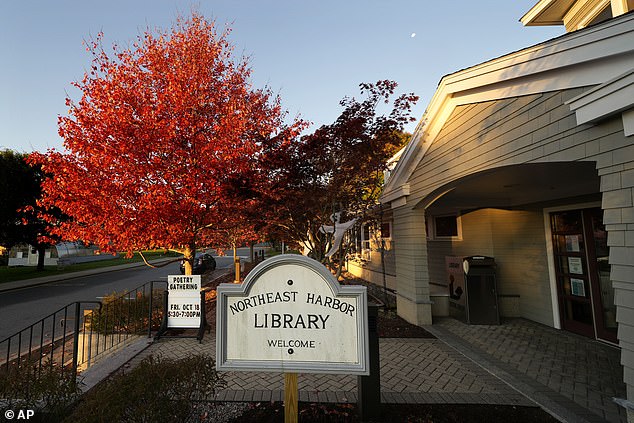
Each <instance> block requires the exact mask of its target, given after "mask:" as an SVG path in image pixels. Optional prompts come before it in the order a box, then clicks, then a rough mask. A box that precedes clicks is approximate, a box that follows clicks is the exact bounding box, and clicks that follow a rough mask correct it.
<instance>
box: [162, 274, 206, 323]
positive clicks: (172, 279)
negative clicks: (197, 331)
mask: <svg viewBox="0 0 634 423" xmlns="http://www.w3.org/2000/svg"><path fill="white" fill-rule="evenodd" d="M167 292H168V296H167V327H168V328H170V329H171V328H198V327H200V322H201V320H200V319H201V315H202V310H201V309H200V275H187V276H185V275H170V276H168V277H167Z"/></svg>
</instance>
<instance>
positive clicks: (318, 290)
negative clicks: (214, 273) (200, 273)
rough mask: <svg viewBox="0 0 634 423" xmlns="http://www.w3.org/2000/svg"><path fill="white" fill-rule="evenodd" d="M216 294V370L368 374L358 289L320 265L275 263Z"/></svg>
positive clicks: (363, 295) (280, 259)
mask: <svg viewBox="0 0 634 423" xmlns="http://www.w3.org/2000/svg"><path fill="white" fill-rule="evenodd" d="M217 294H218V295H217V325H216V331H217V334H216V340H217V341H216V342H217V345H216V363H217V367H218V370H255V371H262V370H268V371H282V372H301V373H343V374H358V375H368V374H369V367H368V319H367V292H366V288H365V287H364V286H356V285H355V286H341V285H339V283H338V282H337V280H336V279H335V278H334V276H333V275H332V274H331V273H330V271H328V269H326V268H325V267H324V266H323V265H322V264H321V263H319V262H317V261H315V260H312V259H310V258H307V257H304V256H299V255H292V254H288V255H281V256H276V257H273V258H270V259H268V260H266V261H264V262H262V263H260V264H259V265H258V266H257V267H255V268H254V269H253V270H252V271H251V272H250V273H249V275H248V276H247V278H246V279H245V281H244V282H243V283H242V284H221V285H219V286H218V289H217Z"/></svg>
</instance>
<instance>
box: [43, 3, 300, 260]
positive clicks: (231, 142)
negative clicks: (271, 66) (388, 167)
mask: <svg viewBox="0 0 634 423" xmlns="http://www.w3.org/2000/svg"><path fill="white" fill-rule="evenodd" d="M228 33H229V30H225V31H223V32H220V31H219V30H218V28H217V26H216V25H215V23H214V22H210V21H207V20H206V19H204V18H203V17H201V16H200V15H198V14H195V13H194V14H193V15H192V16H191V17H189V18H187V19H182V18H180V19H178V20H177V22H176V25H175V26H174V28H172V29H171V30H169V31H157V32H156V33H151V32H146V33H144V34H143V35H142V36H140V37H139V39H138V40H137V42H136V43H134V44H133V46H132V47H130V48H128V49H123V50H121V49H119V48H118V47H117V46H114V54H113V55H112V57H111V56H109V55H108V54H106V52H105V51H104V50H103V48H102V47H101V37H98V38H97V40H96V41H95V42H94V43H92V44H91V46H90V47H89V48H88V50H89V51H90V52H91V53H92V55H93V63H92V67H91V69H90V71H89V72H87V73H86V74H85V75H84V78H83V79H82V80H81V81H80V82H75V83H74V84H73V85H74V86H76V87H77V88H79V89H80V90H81V92H82V93H83V95H82V98H81V99H80V100H79V101H78V102H73V101H72V100H71V99H70V98H68V99H67V100H66V102H67V105H68V106H69V115H68V116H64V117H60V118H59V133H60V135H61V136H62V137H63V139H64V146H65V149H66V150H65V152H63V153H62V152H58V151H55V150H50V151H49V152H48V153H47V154H44V155H43V154H36V155H33V156H32V157H31V160H32V162H33V163H38V164H41V165H42V168H43V170H44V172H46V173H47V174H48V175H50V177H49V178H48V179H46V180H45V181H44V182H43V190H44V196H43V199H42V205H44V206H45V207H53V206H56V207H58V208H59V209H60V210H61V211H62V212H63V213H64V214H66V215H68V216H70V218H71V219H70V220H68V221H65V222H58V221H56V220H55V219H50V218H49V223H51V224H52V225H53V227H52V228H51V230H52V232H53V233H54V234H57V235H60V236H62V237H63V238H65V239H69V240H82V241H85V242H92V243H95V244H97V245H99V246H100V248H102V249H103V250H105V251H114V250H119V251H121V250H124V251H128V252H131V251H134V250H138V249H143V248H157V247H163V248H171V249H194V248H195V246H196V245H198V246H217V245H218V243H220V242H222V241H223V236H222V234H221V233H220V231H219V230H220V229H226V227H224V226H223V225H224V224H225V223H227V221H228V220H231V224H230V226H232V227H235V225H236V224H239V225H241V226H244V227H245V228H246V226H245V225H248V223H247V222H245V221H244V220H240V221H239V222H236V216H243V215H244V214H245V211H244V210H245V209H247V208H250V207H255V204H254V203H255V202H256V199H257V197H258V195H259V193H261V192H266V191H267V187H268V185H269V184H270V172H269V171H268V170H267V169H266V168H265V164H266V162H265V160H264V159H265V155H266V152H267V151H268V150H269V149H270V148H271V147H270V146H271V145H277V146H282V147H284V146H288V145H289V143H290V142H291V140H292V139H293V138H294V137H295V136H296V135H297V134H298V132H299V131H300V130H301V128H302V125H303V124H302V122H300V121H295V122H294V123H293V124H291V125H290V126H285V125H284V123H283V119H284V117H285V112H283V111H282V109H281V107H280V99H279V98H278V97H275V96H273V95H272V93H271V92H270V90H269V89H266V88H265V89H255V88H253V87H252V86H251V83H250V81H249V77H250V73H251V70H250V68H249V66H248V63H247V61H246V60H245V59H241V60H235V59H234V58H233V53H232V50H233V47H232V46H231V44H230V43H229V42H228V40H227V36H228ZM246 229H247V232H248V228H246Z"/></svg>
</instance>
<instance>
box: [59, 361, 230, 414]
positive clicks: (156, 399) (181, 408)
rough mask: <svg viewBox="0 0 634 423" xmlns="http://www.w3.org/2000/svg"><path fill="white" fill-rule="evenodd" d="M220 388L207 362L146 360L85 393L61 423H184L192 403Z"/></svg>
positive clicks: (220, 382) (219, 380) (212, 365)
mask: <svg viewBox="0 0 634 423" xmlns="http://www.w3.org/2000/svg"><path fill="white" fill-rule="evenodd" d="M225 386H226V382H225V381H224V379H223V378H222V377H221V376H220V375H219V374H218V373H217V372H216V367H215V362H214V359H213V358H212V357H211V356H208V355H205V354H202V355H195V356H191V357H187V358H183V359H179V360H174V359H171V358H164V357H161V356H156V357H154V356H149V357H148V358H146V359H145V360H143V361H142V362H141V363H140V364H139V365H138V366H137V367H135V368H134V369H132V370H130V371H128V372H125V373H119V374H117V375H115V376H113V377H111V378H110V379H109V380H107V381H105V382H104V383H102V384H100V385H99V386H97V387H95V388H94V389H93V390H91V391H90V392H89V393H88V394H87V395H86V396H85V398H84V399H83V400H82V401H81V403H80V404H79V406H78V407H77V408H76V409H75V412H74V413H73V414H72V415H70V416H69V417H68V418H67V419H66V420H65V421H67V422H108V423H110V422H163V421H165V422H166V421H179V422H180V421H186V420H187V419H188V418H190V417H191V414H192V410H193V409H194V404H195V402H196V401H201V400H209V399H212V398H213V396H214V395H215V394H216V392H217V390H219V389H222V388H224V387H225Z"/></svg>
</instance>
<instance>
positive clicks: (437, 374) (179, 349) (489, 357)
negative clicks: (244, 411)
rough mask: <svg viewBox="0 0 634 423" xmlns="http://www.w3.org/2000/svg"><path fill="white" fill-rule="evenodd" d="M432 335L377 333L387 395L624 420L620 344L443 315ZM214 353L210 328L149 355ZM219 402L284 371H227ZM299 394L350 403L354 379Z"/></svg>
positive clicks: (249, 392) (278, 381)
mask: <svg viewBox="0 0 634 423" xmlns="http://www.w3.org/2000/svg"><path fill="white" fill-rule="evenodd" d="M426 329H428V330H429V331H430V332H432V333H433V334H434V335H436V336H437V337H438V339H422V338H414V339H404V338H390V339H381V340H380V343H379V350H380V360H381V395H382V400H383V401H384V402H386V403H474V404H509V405H539V406H541V407H542V408H544V409H545V410H547V411H549V412H550V413H551V414H553V415H555V416H556V417H558V418H559V419H560V420H562V421H570V422H605V421H608V422H626V420H627V419H626V417H625V412H624V410H623V409H621V408H620V407H619V406H617V405H616V404H615V403H614V402H613V401H612V397H620V398H623V397H625V386H624V384H623V382H622V368H621V366H620V364H619V351H618V349H617V348H614V347H611V346H608V345H605V344H602V343H599V342H596V341H591V340H587V339H585V338H581V337H578V336H576V335H572V334H569V333H567V332H563V331H559V330H555V329H552V328H548V327H546V326H542V325H539V324H537V323H533V322H530V321H527V320H523V319H516V320H509V321H505V322H504V323H503V324H502V325H500V326H469V325H465V324H464V323H461V322H459V321H457V320H454V319H441V320H438V321H437V322H435V324H434V325H433V326H430V327H427V328H426ZM192 353H206V354H209V355H212V356H215V339H214V333H213V331H212V333H211V334H205V338H204V339H203V342H202V343H198V341H197V340H196V339H191V338H164V339H161V340H160V341H158V342H155V343H153V344H152V345H151V346H150V347H149V348H147V349H146V350H145V351H143V352H142V353H141V354H139V355H138V356H137V357H135V358H134V359H133V360H132V361H131V362H130V363H128V365H131V366H134V365H135V364H136V363H138V362H139V361H140V360H142V359H143V358H144V357H146V356H147V355H149V354H163V355H165V356H168V357H174V358H177V357H183V356H185V355H188V354H192ZM224 376H225V378H226V380H227V382H228V384H227V388H226V389H225V390H223V391H221V392H220V393H219V395H218V398H217V399H218V400H220V401H280V400H282V398H283V391H284V381H283V375H282V374H281V373H269V372H225V373H224ZM298 384H299V391H300V401H311V402H356V401H357V377H356V376H350V375H326V374H300V375H299V380H298Z"/></svg>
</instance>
